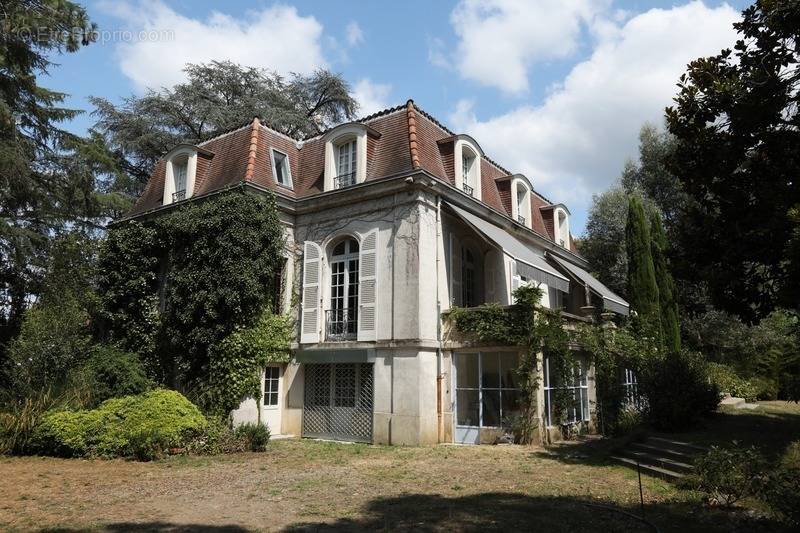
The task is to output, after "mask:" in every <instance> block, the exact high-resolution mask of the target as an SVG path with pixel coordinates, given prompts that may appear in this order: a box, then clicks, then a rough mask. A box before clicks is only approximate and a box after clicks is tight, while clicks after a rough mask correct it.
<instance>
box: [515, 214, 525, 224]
mask: <svg viewBox="0 0 800 533" xmlns="http://www.w3.org/2000/svg"><path fill="white" fill-rule="evenodd" d="M517 222H519V223H520V224H522V225H523V226H524V225H525V217H524V216H522V215H517Z"/></svg>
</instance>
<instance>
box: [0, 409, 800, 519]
mask: <svg viewBox="0 0 800 533" xmlns="http://www.w3.org/2000/svg"><path fill="white" fill-rule="evenodd" d="M770 409H771V408H770ZM776 409H778V408H777V407H776ZM719 416H721V417H723V418H721V419H714V420H713V421H712V422H711V423H713V424H721V425H723V426H724V425H725V424H726V423H728V424H732V425H733V427H734V428H736V427H740V426H741V425H742V424H744V422H746V421H747V420H751V419H750V418H744V419H741V420H740V419H739V418H738V417H766V419H771V418H770V417H772V416H776V417H779V416H781V415H779V414H778V413H773V412H772V411H771V410H770V411H769V412H767V411H764V412H762V413H758V414H755V413H753V412H750V413H748V414H747V415H744V414H739V413H736V414H729V413H723V414H721V415H719ZM782 416H785V417H788V418H787V420H789V422H786V421H785V420H784V422H786V423H790V422H791V423H795V424H796V423H798V422H800V410H797V409H796V408H792V409H789V410H788V411H787V412H786V413H784V415H782ZM732 417H737V418H732ZM726 421H727V422H726ZM740 429H741V427H740ZM717 430H719V427H718V428H717ZM702 434H703V433H702V431H699V432H697V433H696V435H702ZM781 435H783V434H781ZM787 435H788V433H787ZM795 435H797V433H795ZM729 436H730V435H729V434H726V438H728V437H729ZM764 438H765V439H766V438H769V433H767V434H765V435H764ZM795 438H796V437H795ZM586 449H587V448H586V446H585V445H572V446H566V447H560V448H558V449H557V450H555V453H554V452H553V451H545V450H543V449H539V448H530V447H521V446H511V445H507V446H473V447H461V446H438V447H430V448H401V447H382V446H369V445H360V444H338V443H330V442H319V441H307V440H303V441H300V440H283V441H273V442H271V443H270V444H269V447H268V449H267V451H266V452H264V453H260V454H257V453H247V454H237V455H230V456H217V457H172V458H169V459H166V460H163V461H157V462H152V463H138V462H132V461H122V460H114V461H103V460H63V459H52V458H38V457H27V458H2V459H0V476H2V480H3V483H2V485H0V529H3V530H9V529H10V530H24V531H28V530H36V529H47V530H57V531H69V530H84V529H92V528H95V529H98V530H106V531H121V530H131V529H133V530H145V531H190V530H191V531H194V530H198V529H199V530H205V531H249V530H289V531H318V530H323V531H326V530H327V531H356V530H363V529H369V530H374V529H379V530H387V531H398V530H399V531H408V530H427V531H452V530H461V531H486V530H498V531H499V530H503V531H508V530H528V531H530V530H537V531H538V530H541V531H547V532H548V533H549V532H555V531H603V532H612V531H652V529H649V528H648V527H647V526H644V525H643V524H641V523H640V522H637V521H636V520H634V519H632V518H629V517H627V516H625V515H623V514H619V513H614V512H611V511H607V510H604V509H602V508H600V507H597V505H598V504H600V505H608V506H614V507H616V508H619V509H623V510H626V511H628V512H632V513H639V489H638V483H637V479H636V474H635V472H633V471H631V470H629V469H627V468H625V467H621V466H617V465H614V464H610V463H607V462H606V461H605V460H604V459H603V458H602V457H601V456H598V455H597V454H594V455H593V454H591V453H586ZM643 482H644V498H645V511H644V512H645V516H646V517H647V518H648V519H649V520H650V521H652V522H653V523H655V524H656V525H657V526H658V527H659V529H660V530H661V531H663V532H667V531H680V532H689V531H703V532H704V533H708V532H714V531H775V530H776V529H778V528H777V525H776V524H774V523H772V522H770V521H769V520H767V519H764V518H761V519H759V518H755V517H753V516H752V513H749V512H748V510H746V509H741V510H739V511H735V512H729V511H723V510H720V509H713V508H709V507H707V506H705V505H704V504H703V503H702V501H701V499H700V496H699V495H697V494H695V493H692V492H688V491H682V490H679V489H677V488H676V487H674V486H673V485H671V484H669V483H668V482H665V481H661V480H658V479H654V478H650V477H644V478H643Z"/></svg>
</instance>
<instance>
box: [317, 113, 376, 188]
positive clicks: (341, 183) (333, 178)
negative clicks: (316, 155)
mask: <svg viewBox="0 0 800 533" xmlns="http://www.w3.org/2000/svg"><path fill="white" fill-rule="evenodd" d="M368 135H373V136H380V134H379V133H378V132H376V131H374V130H372V128H370V127H369V126H366V125H364V124H359V123H357V122H351V123H348V124H342V125H340V126H336V127H335V128H333V129H332V130H331V131H329V132H328V133H326V134H325V136H324V137H323V139H324V141H325V190H326V191H335V190H338V189H344V188H347V187H352V186H353V185H357V184H359V183H363V182H364V181H365V180H366V179H367V136H368Z"/></svg>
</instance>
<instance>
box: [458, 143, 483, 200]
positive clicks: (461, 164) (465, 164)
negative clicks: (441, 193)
mask: <svg viewBox="0 0 800 533" xmlns="http://www.w3.org/2000/svg"><path fill="white" fill-rule="evenodd" d="M482 157H483V150H481V149H480V146H478V143H476V142H475V140H474V139H472V137H470V136H468V135H456V137H455V142H454V146H453V164H454V165H455V178H456V187H457V188H459V189H461V190H462V191H464V192H465V193H467V194H469V195H470V196H472V197H473V198H477V199H478V200H480V199H481V158H482Z"/></svg>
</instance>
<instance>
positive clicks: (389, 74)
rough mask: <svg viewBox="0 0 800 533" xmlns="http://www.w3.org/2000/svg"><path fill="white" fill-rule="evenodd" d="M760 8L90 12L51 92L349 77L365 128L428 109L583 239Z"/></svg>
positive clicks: (353, 5)
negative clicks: (226, 74) (238, 76)
mask: <svg viewBox="0 0 800 533" xmlns="http://www.w3.org/2000/svg"><path fill="white" fill-rule="evenodd" d="M747 4H748V2H745V1H740V0H730V1H729V2H726V3H725V2H715V1H711V0H705V1H702V2H701V1H699V0H698V1H691V2H663V1H662V2H659V1H650V0H618V1H612V0H458V1H449V2H445V1H438V0H437V1H432V0H428V1H416V0H403V1H396V2H371V1H363V2H361V1H358V2H356V1H351V2H345V1H342V0H339V1H336V2H322V1H317V2H312V1H308V2H305V1H298V2H278V3H274V2H271V1H263V0H262V1H255V2H241V1H231V0H229V1H227V2H224V3H222V2H220V3H215V2H208V1H198V0H175V1H168V0H121V1H112V0H95V1H88V2H84V5H85V6H86V8H87V10H88V13H89V16H90V18H91V19H92V20H93V21H94V22H95V23H96V24H97V25H98V30H99V31H100V34H99V39H98V41H97V42H95V43H93V44H91V45H89V46H87V47H84V48H82V49H80V50H79V51H78V52H77V53H74V54H66V55H60V56H57V57H55V58H53V60H54V61H55V62H56V63H58V64H59V66H54V67H52V68H51V70H50V74H49V79H46V80H43V85H45V86H46V87H48V88H50V89H55V90H59V91H62V92H64V93H67V94H68V95H69V97H68V99H67V104H68V105H69V106H71V107H73V108H77V109H83V110H85V111H86V113H84V114H82V115H80V116H78V117H77V118H76V119H74V120H73V121H72V122H71V123H70V124H68V125H67V127H68V129H71V130H72V131H75V132H76V133H81V134H82V133H85V131H86V130H87V129H88V128H89V127H91V125H92V124H93V122H94V118H93V117H92V115H91V110H92V106H91V104H90V103H89V102H88V99H87V98H88V97H89V96H102V97H104V98H107V99H109V100H111V101H112V102H120V101H121V100H122V99H123V98H125V97H127V96H131V95H138V94H143V93H144V92H145V91H146V90H147V89H148V88H153V89H156V90H157V89H159V88H162V87H170V86H172V85H173V84H175V83H177V82H180V81H181V80H182V79H184V74H183V72H182V67H183V65H185V64H186V63H201V62H208V61H211V60H223V59H227V60H231V61H234V62H238V63H241V64H244V65H248V66H256V67H262V68H265V69H269V70H272V71H276V72H280V73H284V74H286V73H291V72H297V73H302V74H306V73H310V72H312V71H313V70H314V69H316V68H320V67H324V68H328V69H330V70H332V71H334V72H338V73H341V74H342V75H343V76H344V77H345V79H346V80H347V81H348V82H349V83H350V85H351V87H352V88H353V91H354V94H355V96H356V98H357V99H358V101H359V102H360V104H361V110H360V113H359V114H360V115H362V116H363V115H366V114H369V113H372V112H374V111H377V110H380V109H383V108H386V107H392V106H395V105H399V104H403V103H405V102H406V101H407V100H408V99H409V98H413V99H414V101H415V102H416V104H417V105H419V106H420V107H421V108H422V109H424V110H425V111H427V112H428V113H430V114H432V115H433V116H435V117H436V118H438V119H439V120H440V121H441V122H443V123H444V124H446V125H447V126H448V127H450V129H452V130H454V131H456V132H458V133H468V134H470V135H472V136H473V137H474V138H475V139H476V140H477V141H478V143H479V144H480V145H481V148H483V150H484V151H485V153H486V154H487V155H488V156H489V157H491V158H492V159H494V160H495V161H497V162H499V163H500V164H501V165H503V166H504V167H506V168H508V169H509V170H511V171H512V172H520V173H522V174H525V175H526V176H527V177H528V178H529V179H530V180H531V182H532V183H533V185H534V188H536V190H537V191H539V192H540V193H541V194H543V195H544V196H545V197H547V198H548V199H550V200H551V201H553V202H555V203H564V204H566V205H567V206H568V207H569V209H570V211H571V213H572V218H571V224H572V232H573V233H574V234H577V235H580V234H581V233H582V232H583V229H584V226H585V223H586V216H587V211H588V209H589V207H590V206H591V200H592V195H593V194H597V193H599V192H602V191H603V190H606V189H607V188H609V187H610V186H612V185H613V184H614V183H615V181H616V180H617V179H618V178H619V175H620V173H621V171H622V168H623V167H624V165H625V163H626V161H627V160H629V159H631V158H635V157H636V154H637V153H638V132H639V129H640V128H641V126H642V125H643V124H644V123H645V122H650V123H653V124H656V125H663V120H664V119H663V116H664V108H665V107H666V106H668V105H670V103H671V101H672V98H673V97H674V95H675V93H676V91H677V89H676V85H675V84H676V83H677V81H678V77H679V76H680V75H681V73H683V72H684V71H685V67H686V64H687V63H688V62H689V61H691V60H692V59H695V58H697V57H702V56H708V55H712V54H716V53H718V52H719V51H720V50H721V49H722V48H726V47H731V46H733V44H734V42H735V39H736V33H735V31H734V30H733V27H732V24H733V23H734V22H735V21H736V20H737V19H738V18H739V16H740V12H741V10H742V9H744V8H745V7H746V6H747Z"/></svg>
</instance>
